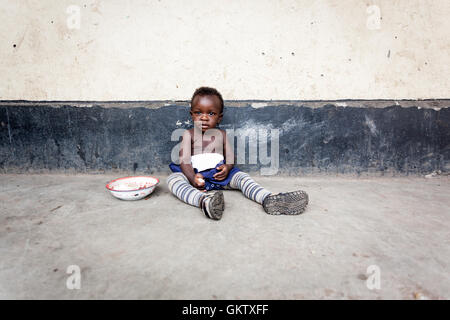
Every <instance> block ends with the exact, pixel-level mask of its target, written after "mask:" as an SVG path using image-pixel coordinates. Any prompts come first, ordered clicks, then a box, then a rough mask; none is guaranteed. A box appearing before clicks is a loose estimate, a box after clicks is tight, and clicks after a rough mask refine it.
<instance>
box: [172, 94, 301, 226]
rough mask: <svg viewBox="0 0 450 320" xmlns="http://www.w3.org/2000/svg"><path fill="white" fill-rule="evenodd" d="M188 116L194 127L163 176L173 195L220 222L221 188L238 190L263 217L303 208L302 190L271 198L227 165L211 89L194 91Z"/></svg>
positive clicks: (229, 157) (230, 154)
mask: <svg viewBox="0 0 450 320" xmlns="http://www.w3.org/2000/svg"><path fill="white" fill-rule="evenodd" d="M190 114H191V117H192V121H193V122H194V127H193V128H191V129H189V130H186V132H185V133H184V134H183V139H182V141H181V145H180V152H179V155H180V164H179V165H176V164H175V163H173V162H172V163H171V164H170V165H169V167H170V169H171V170H172V172H173V173H172V174H171V175H169V177H168V178H167V184H168V187H169V189H170V191H171V192H172V193H173V194H174V195H175V196H176V197H178V198H179V199H180V200H182V201H184V202H186V203H188V204H190V205H193V206H196V207H199V208H201V210H202V211H203V213H204V214H205V215H206V216H207V217H208V218H211V219H214V220H220V219H221V218H222V214H223V210H224V198H223V193H222V191H221V190H226V189H239V190H241V191H242V193H243V194H244V195H245V196H246V197H247V198H249V199H251V200H253V201H256V202H258V203H260V204H261V205H262V206H263V208H264V210H265V211H266V212H267V213H268V214H289V215H294V214H300V213H302V212H303V211H304V210H305V208H306V206H307V204H308V195H307V194H306V192H304V191H301V190H299V191H293V192H287V193H279V194H272V193H271V192H270V191H268V190H266V189H264V188H263V187H261V186H260V185H258V184H257V183H256V182H255V181H254V180H253V179H252V178H251V177H250V176H249V175H248V174H247V173H245V172H242V171H241V170H240V169H239V168H237V167H235V166H234V165H233V164H234V162H235V161H234V160H235V157H234V150H233V149H232V148H231V145H230V142H229V141H228V139H227V135H226V133H225V131H224V130H220V129H217V128H216V126H217V125H218V124H219V123H220V121H221V120H222V118H223V99H222V95H221V94H220V93H219V92H218V91H217V90H216V89H214V88H209V87H201V88H198V89H197V90H196V91H195V92H194V94H193V96H192V99H191V111H190ZM223 151H225V153H224V152H223ZM212 190H218V191H212Z"/></svg>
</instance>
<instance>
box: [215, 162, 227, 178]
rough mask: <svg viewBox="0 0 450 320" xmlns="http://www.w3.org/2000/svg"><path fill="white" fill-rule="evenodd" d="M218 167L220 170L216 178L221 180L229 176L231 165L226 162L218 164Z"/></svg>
mask: <svg viewBox="0 0 450 320" xmlns="http://www.w3.org/2000/svg"><path fill="white" fill-rule="evenodd" d="M216 169H217V170H218V171H219V172H217V173H216V174H215V175H214V179H216V180H218V181H220V180H224V179H225V178H226V177H228V173H229V172H230V167H229V166H227V165H225V164H222V165H220V166H218V167H217V168H216Z"/></svg>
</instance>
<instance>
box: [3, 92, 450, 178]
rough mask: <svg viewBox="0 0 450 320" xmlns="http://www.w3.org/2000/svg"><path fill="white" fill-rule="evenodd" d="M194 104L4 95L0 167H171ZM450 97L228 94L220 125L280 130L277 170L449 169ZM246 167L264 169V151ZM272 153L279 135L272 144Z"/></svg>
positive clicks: (240, 132) (415, 171) (144, 170)
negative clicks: (254, 97) (239, 97)
mask: <svg viewBox="0 0 450 320" xmlns="http://www.w3.org/2000/svg"><path fill="white" fill-rule="evenodd" d="M188 106H189V102H187V101H178V102H175V101H173V102H171V101H159V102H139V103H138V102H121V103H120V102H112V103H106V102H90V103H89V102H80V103H74V102H40V103H36V102H25V101H23V102H20V101H17V102H0V125H1V126H0V170H1V172H3V173H10V172H43V171H44V172H45V171H57V172H61V171H63V172H105V171H111V170H116V171H122V172H128V173H130V172H131V173H153V172H156V171H166V172H168V167H167V165H168V164H169V163H170V161H171V150H172V148H173V147H174V146H175V145H176V144H177V143H178V141H171V135H172V133H173V132H174V130H176V129H179V128H189V127H191V126H192V123H191V122H189V121H190V116H189V112H188V111H189V107H188ZM449 107H450V101H449V100H429V101H381V100H380V101H313V102H301V101H297V102H295V101H271V102H264V101H229V102H228V101H226V102H225V115H224V120H223V122H222V123H221V125H220V127H221V128H223V129H234V130H235V131H234V132H235V133H236V136H237V137H236V142H235V150H236V152H237V150H238V144H237V139H238V138H239V136H242V135H245V134H249V133H254V132H258V130H260V129H267V130H271V129H272V130H274V129H277V130H278V131H279V153H278V154H279V171H277V173H278V174H289V175H299V174H307V173H327V174H335V173H351V174H365V173H369V174H380V175H384V174H388V175H392V174H402V175H404V174H424V173H430V172H432V171H434V170H441V171H449V170H450V144H449V142H450V108H449ZM251 143H252V142H251V141H247V143H246V155H247V157H246V159H245V161H244V163H237V165H238V166H239V167H240V168H241V169H243V170H246V171H250V172H255V171H259V170H260V169H261V168H264V167H267V166H268V165H265V164H262V161H261V158H260V154H259V155H258V158H257V162H256V163H254V164H252V163H251V162H250V159H249V158H248V154H249V152H248V150H249V145H250V144H251ZM268 150H270V142H268Z"/></svg>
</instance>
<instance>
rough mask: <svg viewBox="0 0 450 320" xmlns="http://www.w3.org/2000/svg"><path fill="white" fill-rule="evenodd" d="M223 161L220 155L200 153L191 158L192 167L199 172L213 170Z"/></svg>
mask: <svg viewBox="0 0 450 320" xmlns="http://www.w3.org/2000/svg"><path fill="white" fill-rule="evenodd" d="M223 160H224V158H223V155H221V154H220V153H200V154H196V155H193V156H192V157H191V163H192V167H193V168H194V169H197V171H203V170H207V169H212V168H214V167H215V166H216V165H217V164H218V163H219V162H220V161H223Z"/></svg>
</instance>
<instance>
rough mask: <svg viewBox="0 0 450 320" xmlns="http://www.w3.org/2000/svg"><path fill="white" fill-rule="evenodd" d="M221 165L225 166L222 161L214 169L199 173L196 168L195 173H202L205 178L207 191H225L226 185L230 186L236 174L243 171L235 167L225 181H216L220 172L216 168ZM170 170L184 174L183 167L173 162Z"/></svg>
mask: <svg viewBox="0 0 450 320" xmlns="http://www.w3.org/2000/svg"><path fill="white" fill-rule="evenodd" d="M221 164H224V162H223V161H220V162H219V163H218V164H216V166H215V167H214V168H212V169H207V170H203V171H200V172H198V171H197V169H195V168H194V172H195V173H201V174H202V175H203V177H204V180H205V189H206V190H208V191H209V190H223V189H224V187H225V186H226V185H228V184H229V183H230V181H231V178H233V176H234V174H235V173H236V172H239V171H241V170H240V169H239V168H238V167H233V168H231V170H230V172H229V173H228V176H227V177H226V178H225V179H224V180H220V181H219V180H216V179H214V175H215V174H216V173H217V172H219V171H218V170H217V169H216V168H217V167H218V166H220V165H221ZM169 168H170V170H172V172H181V173H182V172H183V171H182V170H181V167H180V166H179V165H177V164H174V163H173V162H171V163H170V164H169Z"/></svg>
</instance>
